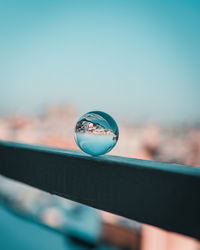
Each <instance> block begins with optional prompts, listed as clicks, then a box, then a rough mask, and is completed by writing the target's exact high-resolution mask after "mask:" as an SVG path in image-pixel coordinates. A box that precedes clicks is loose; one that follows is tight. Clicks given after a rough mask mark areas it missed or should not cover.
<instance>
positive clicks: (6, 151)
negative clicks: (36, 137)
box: [0, 142, 200, 239]
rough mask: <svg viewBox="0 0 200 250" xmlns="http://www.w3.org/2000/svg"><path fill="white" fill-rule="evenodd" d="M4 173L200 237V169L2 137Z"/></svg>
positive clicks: (0, 162)
mask: <svg viewBox="0 0 200 250" xmlns="http://www.w3.org/2000/svg"><path fill="white" fill-rule="evenodd" d="M0 174H1V175H4V176H7V177H9V178H12V179H15V180H18V181H20V182H24V183H26V184H29V185H31V186H34V187H37V188H39V189H42V190H44V191H47V192H50V193H52V194H56V195H59V196H62V197H65V198H68V199H71V200H74V201H77V202H80V203H83V204H86V205H88V206H92V207H94V208H98V209H101V210H105V211H108V212H111V213H114V214H118V215H121V216H125V217H127V218H130V219H134V220H137V221H140V222H143V223H147V224H151V225H155V226H157V227H160V228H163V229H166V230H169V231H173V232H177V233H182V234H185V235H188V236H192V237H195V238H197V239H200V194H199V192H200V168H195V167H192V166H184V165H178V164H169V163H163V162H154V161H145V160H139V159H132V158H125V157H117V156H109V155H107V156H100V157H92V156H88V155H86V154H83V153H81V152H77V151H69V150H64V149H57V148H49V147H41V146H32V145H25V144H18V143H12V142H0Z"/></svg>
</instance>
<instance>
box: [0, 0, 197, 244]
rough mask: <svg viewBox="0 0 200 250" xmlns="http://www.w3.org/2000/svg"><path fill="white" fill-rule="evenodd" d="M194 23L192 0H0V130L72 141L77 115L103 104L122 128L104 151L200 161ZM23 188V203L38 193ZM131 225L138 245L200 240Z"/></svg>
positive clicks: (0, 135) (45, 140)
mask: <svg viewBox="0 0 200 250" xmlns="http://www.w3.org/2000/svg"><path fill="white" fill-rule="evenodd" d="M199 30H200V3H199V1H195V0H191V1H189V0H187V1H185V0H183V1H179V0H175V1H171V0H169V1H156V0H155V1H154V0H150V1H127V0H126V1H117V0H116V1H111V0H108V1H87V0H86V1H76V0H75V1H67V0H66V1H61V0H57V1H53V0H49V1H46V0H43V1H38V0H35V1H31V0H29V1H22V0H18V1H14V0H11V1H4V0H1V1H0V139H1V140H11V141H18V142H25V143H32V144H43V145H49V146H57V147H63V148H68V149H76V150H78V148H77V146H76V144H75V142H74V138H73V137H74V125H75V123H76V121H77V119H78V118H79V117H80V115H82V114H84V113H86V112H88V111H92V110H102V111H105V112H107V113H109V114H110V115H112V116H113V117H114V118H115V119H116V121H117V123H118V125H119V130H120V137H119V142H118V144H117V146H116V148H115V149H114V150H113V151H111V153H110V154H114V155H121V156H127V157H136V158H141V159H147V160H159V161H167V162H174V163H181V164H187V165H192V166H197V167H198V166H200V112H199V107H200V98H199V93H200V82H199V80H200V71H199V65H200V32H199ZM5 182H6V180H3V179H2V182H1V183H3V184H2V185H1V186H2V188H3V189H2V190H4V191H3V192H1V193H2V194H3V195H4V196H5V193H6V194H7V195H8V196H9V197H10V195H11V193H12V192H10V191H9V192H5V190H7V189H6V188H5V186H6V183H5ZM7 186H9V187H10V186H12V184H10V183H9V185H7ZM13 189H15V184H13ZM9 190H10V189H9ZM22 191H23V194H24V193H25V195H24V196H23V195H21V196H23V197H24V199H22V200H23V201H24V202H25V203H26V202H27V197H29V199H28V200H29V202H30V200H31V201H32V203H31V204H33V200H34V202H35V203H34V204H36V203H38V202H39V201H40V202H41V200H43V199H44V197H43V196H40V195H39V196H40V199H38V197H39V196H37V195H35V193H34V191H32V194H33V195H31V191H30V190H29V191H28V194H29V195H28V196H27V192H25V191H24V189H23V187H22ZM21 196H20V197H21ZM30 197H32V198H30ZM35 197H37V199H36V198H35ZM41 197H42V198H41ZM48 199H51V198H50V197H49V198H48ZM20 200H21V198H20ZM59 204H60V203H59ZM62 205H63V203H62ZM62 205H59V206H62ZM47 207H48V206H47ZM180 209H181V208H180ZM47 214H48V213H47ZM53 216H55V215H52V214H51V213H50V215H49V214H48V216H46V217H45V218H48V219H47V221H48V220H49V218H50V220H53V219H52V218H54V217H53ZM101 216H102V220H103V221H107V222H109V223H112V224H113V225H115V224H116V221H118V222H119V218H117V217H115V216H114V215H111V214H104V213H103V212H102V213H101ZM118 222H117V223H118ZM118 224H120V223H118ZM133 228H134V230H135V231H137V233H138V231H140V235H142V236H141V237H142V244H141V246H140V249H141V248H142V249H198V247H199V244H198V243H197V242H196V241H195V240H193V239H189V238H187V237H183V236H179V235H175V234H171V233H167V232H165V231H162V230H159V229H155V228H152V227H149V226H145V225H139V228H140V229H138V224H137V223H136V226H135V224H134V226H133V225H132V226H131V230H133ZM136 228H137V229H136ZM129 229H130V228H129ZM134 230H133V231H134Z"/></svg>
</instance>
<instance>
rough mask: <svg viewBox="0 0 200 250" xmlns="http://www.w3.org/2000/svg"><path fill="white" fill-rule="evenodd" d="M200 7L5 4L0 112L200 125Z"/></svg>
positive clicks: (1, 9)
mask: <svg viewBox="0 0 200 250" xmlns="http://www.w3.org/2000/svg"><path fill="white" fill-rule="evenodd" d="M199 31H200V2H199V1H189V0H188V1H184V0H182V1H176V0H174V1H153V0H149V1H126V0H124V1H117V0H116V1H109V0H107V1H102V0H101V1H95V0H93V1H76V0H73V1H67V0H66V1H59V0H57V1H51V0H49V1H41V0H40V1H38V0H35V1H28V0H27V1H21V0H18V1H17V0H16V1H4V0H1V1H0V114H7V113H14V112H21V113H24V112H25V113H28V114H29V113H30V114H32V113H35V112H38V111H39V110H41V108H42V107H43V106H44V105H45V104H48V103H49V102H53V103H71V104H73V105H75V106H76V108H77V109H78V110H79V112H80V113H84V112H87V111H90V110H103V111H105V112H108V113H110V114H113V115H114V116H117V117H119V116H120V117H123V118H126V117H128V118H129V119H130V118H131V119H150V120H162V121H165V120H166V121H175V120H176V121H188V120H198V119H200V112H199V107H200V98H199V96H200V81H199V80H200V70H199V68H200V67H199V65H200V32H199Z"/></svg>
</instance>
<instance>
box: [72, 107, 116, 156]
mask: <svg viewBox="0 0 200 250" xmlns="http://www.w3.org/2000/svg"><path fill="white" fill-rule="evenodd" d="M118 137H119V129H118V126H117V123H116V122H115V120H114V119H113V118H112V117H111V116H110V115H108V114H107V113H105V112H102V111H91V112H88V113H86V114H84V115H83V116H81V117H80V119H79V120H78V121H77V123H76V126H75V141H76V143H77V145H78V146H79V148H80V149H81V150H83V151H84V152H85V153H87V154H90V155H103V154H105V153H108V152H109V151H110V150H111V149H112V148H113V147H114V146H115V145H116V143H117V140H118Z"/></svg>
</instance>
